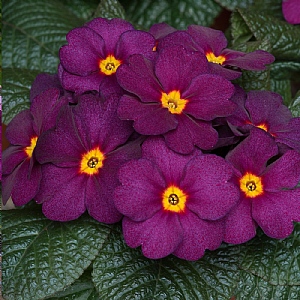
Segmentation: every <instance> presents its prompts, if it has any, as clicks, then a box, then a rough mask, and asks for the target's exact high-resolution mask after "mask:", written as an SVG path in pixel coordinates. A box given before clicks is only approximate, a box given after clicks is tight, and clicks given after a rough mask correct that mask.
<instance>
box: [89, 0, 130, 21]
mask: <svg viewBox="0 0 300 300" xmlns="http://www.w3.org/2000/svg"><path fill="white" fill-rule="evenodd" d="M94 17H102V18H109V19H111V18H121V19H125V11H124V8H123V6H122V5H121V4H120V3H119V1H117V0H101V1H100V3H99V5H98V7H97V9H96V11H95V13H94Z"/></svg>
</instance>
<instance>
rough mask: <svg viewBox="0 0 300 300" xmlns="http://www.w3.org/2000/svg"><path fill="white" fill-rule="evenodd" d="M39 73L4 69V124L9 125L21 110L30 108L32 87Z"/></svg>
mask: <svg viewBox="0 0 300 300" xmlns="http://www.w3.org/2000/svg"><path fill="white" fill-rule="evenodd" d="M38 73H39V71H37V70H28V69H19V68H18V69H17V68H15V69H12V68H5V69H3V75H4V80H5V83H4V85H3V90H2V96H3V98H2V102H3V104H2V106H3V114H2V122H3V123H5V124H8V123H9V122H10V121H11V119H12V118H13V117H14V116H15V115H16V114H17V113H19V112H20V111H21V110H23V109H26V108H28V107H29V104H30V101H29V92H30V87H31V84H32V82H33V80H34V79H35V77H36V76H37V74H38Z"/></svg>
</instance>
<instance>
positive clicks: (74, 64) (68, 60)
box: [59, 27, 108, 76]
mask: <svg viewBox="0 0 300 300" xmlns="http://www.w3.org/2000/svg"><path fill="white" fill-rule="evenodd" d="M67 41H68V45H65V46H62V47H61V48H60V50H59V57H60V63H61V64H62V66H63V67H64V69H65V70H66V71H68V72H69V73H72V74H74V75H80V76H87V75H90V74H91V73H93V72H99V61H100V60H101V59H104V58H106V56H107V54H108V53H106V52H105V43H104V41H103V38H102V37H101V36H100V35H99V34H97V33H96V32H95V31H94V30H92V29H90V28H87V27H81V28H75V29H73V30H71V31H70V32H69V33H68V34H67Z"/></svg>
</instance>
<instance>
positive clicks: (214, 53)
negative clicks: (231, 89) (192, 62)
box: [159, 25, 275, 80]
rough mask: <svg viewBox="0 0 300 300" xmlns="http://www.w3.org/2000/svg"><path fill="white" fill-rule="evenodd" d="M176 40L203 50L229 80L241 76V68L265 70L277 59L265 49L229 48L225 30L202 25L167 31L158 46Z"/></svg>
mask: <svg viewBox="0 0 300 300" xmlns="http://www.w3.org/2000/svg"><path fill="white" fill-rule="evenodd" d="M176 44H177V45H178V44H180V45H184V46H185V47H187V48H190V49H192V50H196V51H200V52H202V53H204V54H205V56H206V58H207V61H208V62H209V67H210V72H211V73H213V74H218V75H221V76H223V77H225V78H227V79H228V80H233V79H236V78H238V77H240V76H241V74H242V73H241V69H244V70H251V71H261V70H265V69H266V65H267V64H270V63H272V62H273V61H274V60H275V58H274V56H273V55H272V54H270V53H269V52H266V51H264V50H255V51H253V52H250V53H245V52H241V51H236V50H232V49H229V48H226V47H227V39H226V37H225V35H224V33H223V32H222V31H220V30H216V29H212V28H208V27H203V26H199V25H190V26H189V27H188V29H187V30H186V31H180V30H179V31H176V32H174V33H170V34H168V35H167V36H166V37H165V38H164V39H162V40H161V41H160V43H159V46H160V48H159V49H163V48H165V47H170V46H174V45H176Z"/></svg>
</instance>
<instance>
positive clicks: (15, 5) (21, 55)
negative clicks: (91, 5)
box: [3, 0, 84, 84]
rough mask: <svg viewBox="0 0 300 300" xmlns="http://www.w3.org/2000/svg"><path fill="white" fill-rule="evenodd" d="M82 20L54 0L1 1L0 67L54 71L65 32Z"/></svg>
mask: <svg viewBox="0 0 300 300" xmlns="http://www.w3.org/2000/svg"><path fill="white" fill-rule="evenodd" d="M83 22H84V21H83V20H82V19H79V18H78V17H76V16H75V15H74V14H73V13H72V12H71V11H70V10H69V9H67V8H66V6H64V5H63V4H62V3H61V2H60V1H57V0H52V1H43V0H26V1H18V0H10V1H8V0H6V1H4V3H3V67H10V68H20V69H21V68H22V69H30V70H40V71H41V72H42V71H45V72H53V73H54V72H56V71H57V66H58V62H59V61H58V50H59V48H60V47H61V46H62V45H63V44H65V43H66V38H65V36H66V34H67V32H68V31H70V30H71V29H72V28H74V27H78V26H80V25H81V24H82V23H83ZM4 79H5V78H4ZM3 84H5V82H4V83H3Z"/></svg>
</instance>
